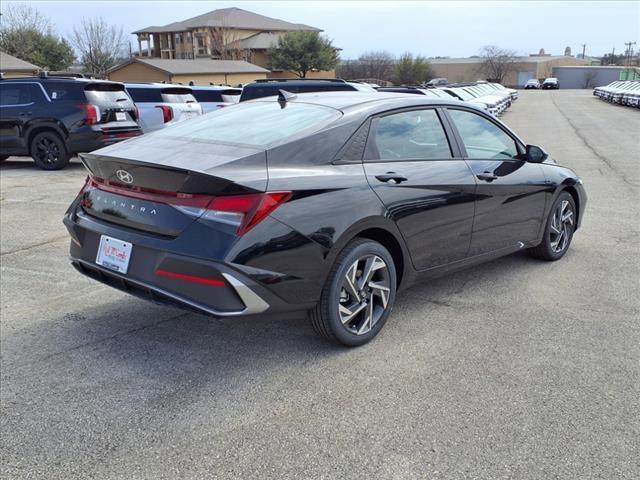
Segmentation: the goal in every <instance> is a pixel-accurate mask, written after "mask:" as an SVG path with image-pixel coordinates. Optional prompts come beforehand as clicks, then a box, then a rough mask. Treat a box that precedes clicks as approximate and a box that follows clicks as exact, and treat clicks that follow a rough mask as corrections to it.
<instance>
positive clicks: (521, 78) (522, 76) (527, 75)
mask: <svg viewBox="0 0 640 480" xmlns="http://www.w3.org/2000/svg"><path fill="white" fill-rule="evenodd" d="M534 75H535V74H534V72H518V86H519V87H524V84H525V83H527V81H528V80H531V79H532V78H536V77H535V76H534Z"/></svg>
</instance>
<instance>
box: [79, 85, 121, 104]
mask: <svg viewBox="0 0 640 480" xmlns="http://www.w3.org/2000/svg"><path fill="white" fill-rule="evenodd" d="M84 94H85V96H86V97H87V101H88V102H89V103H92V104H94V105H98V106H102V107H133V102H132V101H131V98H129V95H127V92H126V91H125V89H124V85H120V84H117V83H90V84H89V85H87V86H86V87H85V88H84Z"/></svg>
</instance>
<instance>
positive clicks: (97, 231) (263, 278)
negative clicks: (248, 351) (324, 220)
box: [63, 202, 315, 317]
mask: <svg viewBox="0 0 640 480" xmlns="http://www.w3.org/2000/svg"><path fill="white" fill-rule="evenodd" d="M74 203H75V202H74ZM63 222H64V224H65V226H66V227H67V230H68V231H69V233H70V235H71V239H72V241H71V245H70V260H71V263H72V265H73V266H74V267H75V268H76V269H77V270H78V271H79V272H80V273H82V274H83V275H86V276H88V277H90V278H92V279H94V280H97V281H100V282H102V283H104V284H107V285H109V286H111V287H114V288H116V289H118V290H121V291H123V292H126V293H129V294H131V295H134V296H137V297H140V298H144V299H147V300H151V301H154V302H156V303H164V304H170V305H174V306H179V307H181V308H184V309H186V310H190V311H194V310H195V311H198V312H200V313H205V314H209V315H212V316H214V317H236V316H247V315H255V314H263V313H265V314H266V313H281V312H299V311H305V310H308V309H309V308H311V307H312V306H313V305H314V304H315V302H314V301H311V302H310V301H308V300H303V299H300V300H299V301H296V300H298V299H295V298H294V299H291V298H287V294H286V292H287V291H289V292H291V290H292V289H291V285H290V282H286V281H285V280H291V277H290V276H287V275H285V274H281V273H278V272H275V271H273V270H266V269H261V268H256V267H252V266H247V265H244V264H240V263H232V262H229V261H226V260H224V259H223V258H224V255H220V254H219V252H216V250H215V244H218V245H219V244H220V243H221V242H222V240H221V238H220V237H215V236H212V235H211V234H210V233H211V232H207V231H206V230H201V229H198V226H197V224H194V225H193V226H192V227H190V228H189V229H188V230H189V233H186V232H185V233H183V235H181V236H180V237H178V238H169V237H163V236H161V235H155V234H148V233H144V232H140V231H136V230H133V229H130V228H127V227H123V226H120V225H114V224H111V223H108V222H103V221H101V220H100V219H96V218H93V217H90V216H88V215H86V214H79V213H77V212H76V209H75V207H74V205H73V204H72V207H71V208H70V209H69V211H67V214H66V215H65V217H64V220H63ZM273 222H274V223H275V225H280V224H279V222H275V221H273ZM102 235H106V236H109V237H112V238H115V239H119V240H122V241H125V242H129V243H131V244H132V245H133V250H132V253H131V256H130V260H129V265H128V269H127V271H126V273H119V272H116V271H113V270H110V269H108V268H106V267H104V266H101V265H99V264H97V263H96V260H97V254H98V249H99V245H100V238H101V236H102ZM187 237H189V238H187ZM210 244H213V245H214V248H212V249H210V250H209V251H207V252H205V251H204V250H202V248H207V246H208V245H210ZM199 248H200V250H199ZM262 248H263V249H264V247H262ZM236 261H237V260H236ZM167 273H168V274H167ZM283 292H285V295H283Z"/></svg>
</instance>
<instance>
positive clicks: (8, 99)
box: [0, 83, 43, 107]
mask: <svg viewBox="0 0 640 480" xmlns="http://www.w3.org/2000/svg"><path fill="white" fill-rule="evenodd" d="M42 99H43V95H42V91H40V87H38V86H37V85H34V84H32V83H22V84H20V83H12V84H6V83H4V84H0V105H2V106H5V107H9V106H11V105H28V104H30V103H33V102H35V101H38V100H42Z"/></svg>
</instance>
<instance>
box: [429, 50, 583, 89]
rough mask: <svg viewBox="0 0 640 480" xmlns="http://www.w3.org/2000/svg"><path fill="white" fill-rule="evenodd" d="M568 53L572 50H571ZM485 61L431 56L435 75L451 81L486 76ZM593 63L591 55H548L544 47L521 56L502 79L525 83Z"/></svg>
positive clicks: (514, 83)
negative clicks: (588, 57)
mask: <svg viewBox="0 0 640 480" xmlns="http://www.w3.org/2000/svg"><path fill="white" fill-rule="evenodd" d="M565 53H570V51H569V52H565ZM482 62H483V60H482V58H480V57H472V58H434V59H429V63H431V66H432V68H433V72H434V76H435V77H444V78H447V79H448V80H449V82H450V83H457V82H473V81H475V80H478V79H484V78H486V74H484V73H483V72H482V69H481V65H482ZM589 64H590V60H588V59H587V60H585V59H582V58H576V57H573V56H571V55H548V54H545V53H544V50H541V52H540V53H538V54H533V55H529V56H526V57H518V58H517V59H516V63H515V70H514V71H512V72H509V74H508V75H507V76H506V77H505V78H504V79H503V81H502V83H503V84H504V85H508V86H518V87H521V86H523V85H524V84H525V83H527V80H530V79H532V78H537V79H540V80H543V79H545V78H547V77H550V76H551V75H552V72H553V68H554V67H562V66H571V65H589Z"/></svg>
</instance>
